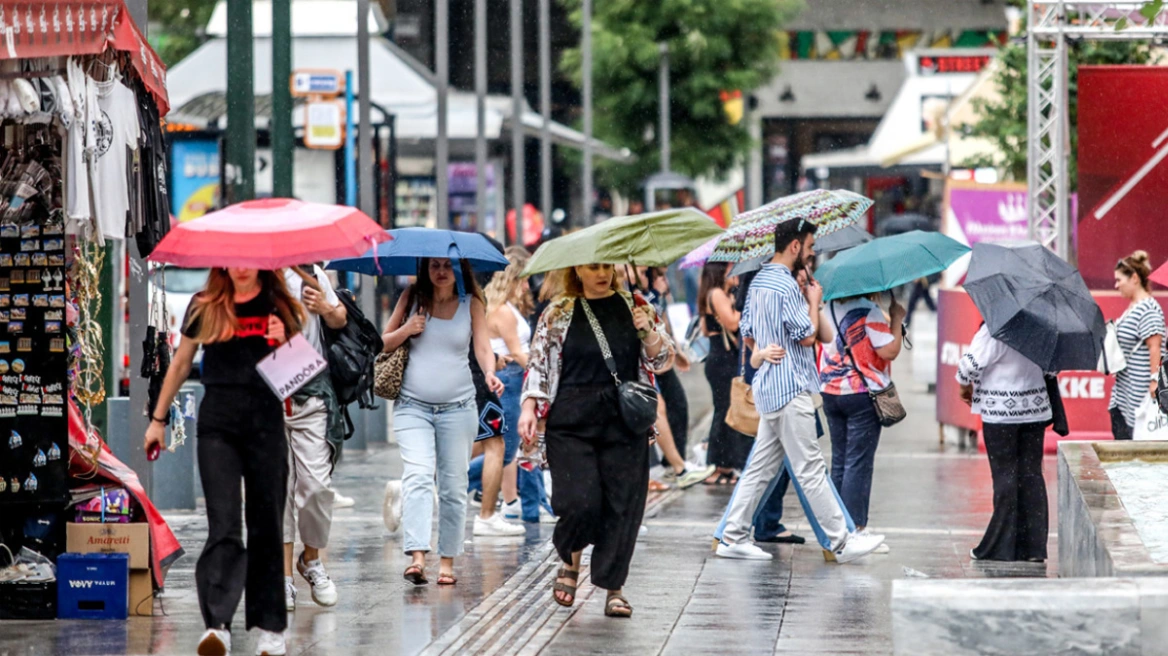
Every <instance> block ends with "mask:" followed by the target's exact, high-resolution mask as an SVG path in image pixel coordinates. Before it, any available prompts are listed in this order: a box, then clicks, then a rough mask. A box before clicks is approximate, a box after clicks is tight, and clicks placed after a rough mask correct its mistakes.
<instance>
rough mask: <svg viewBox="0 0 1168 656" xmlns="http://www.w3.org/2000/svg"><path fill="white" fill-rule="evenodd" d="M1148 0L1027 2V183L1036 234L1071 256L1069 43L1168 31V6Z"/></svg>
mask: <svg viewBox="0 0 1168 656" xmlns="http://www.w3.org/2000/svg"><path fill="white" fill-rule="evenodd" d="M1153 7H1155V5H1153V3H1148V2H1098V1H1093V2H1077V1H1074V0H1048V1H1045V2H1044V1H1040V0H1027V15H1026V16H1027V19H1028V21H1029V25H1028V29H1027V37H1026V50H1027V62H1028V65H1027V89H1028V91H1029V100H1030V103H1029V107H1028V111H1029V116H1028V124H1029V125H1028V132H1029V136H1030V139H1029V146H1028V151H1029V152H1028V153H1027V155H1028V157H1027V164H1026V167H1027V176H1026V179H1027V185H1028V187H1029V189H1028V191H1029V198H1030V206H1029V218H1030V236H1031V238H1033V239H1035V240H1037V241H1038V242H1039V243H1041V244H1042V245H1044V246H1046V247H1047V248H1050V249H1051V250H1053V251H1054V252H1056V253H1058V255H1059V256H1060V257H1062V258H1063V259H1066V258H1067V257H1068V256H1069V255H1070V236H1071V218H1070V186H1071V181H1070V180H1069V179H1068V175H1067V161H1068V158H1069V157H1070V154H1071V136H1070V135H1071V133H1070V112H1069V109H1068V107H1069V105H1068V101H1069V95H1068V69H1067V46H1068V44H1069V43H1070V42H1071V41H1072V40H1078V39H1096V40H1112V41H1144V40H1151V39H1160V38H1164V37H1166V36H1168V11H1156V12H1155V13H1153Z"/></svg>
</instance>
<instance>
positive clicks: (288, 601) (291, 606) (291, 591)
mask: <svg viewBox="0 0 1168 656" xmlns="http://www.w3.org/2000/svg"><path fill="white" fill-rule="evenodd" d="M284 608H285V609H286V610H287V611H288V612H292V611H294V610H296V584H295V583H293V582H292V577H291V576H285V577H284Z"/></svg>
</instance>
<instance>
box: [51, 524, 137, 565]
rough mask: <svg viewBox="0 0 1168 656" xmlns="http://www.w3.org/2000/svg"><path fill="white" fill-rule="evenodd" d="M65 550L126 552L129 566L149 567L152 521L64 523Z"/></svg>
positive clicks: (75, 551)
mask: <svg viewBox="0 0 1168 656" xmlns="http://www.w3.org/2000/svg"><path fill="white" fill-rule="evenodd" d="M65 551H67V552H69V553H125V554H129V555H130V569H149V568H150V525H149V524H146V523H144V522H143V523H137V524H75V523H71V524H68V525H66V527H65Z"/></svg>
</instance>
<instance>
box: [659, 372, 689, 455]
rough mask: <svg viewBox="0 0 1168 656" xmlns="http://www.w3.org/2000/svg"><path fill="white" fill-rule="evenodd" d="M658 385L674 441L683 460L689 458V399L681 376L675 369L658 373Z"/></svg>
mask: <svg viewBox="0 0 1168 656" xmlns="http://www.w3.org/2000/svg"><path fill="white" fill-rule="evenodd" d="M657 387H659V388H660V389H661V398H662V400H664V401H665V418H666V420H667V421H668V422H669V430H670V432H672V433H673V443H674V444H675V445H676V446H677V452H678V453H680V454H681V459H682V460H688V459H689V458H688V457H687V456H686V446H687V443H688V442H689V399H688V398H686V395H685V387H683V386H682V384H681V378H679V377H678V375H677V372H676V371H674V370H673V369H670V370H669V371H666V372H665V373H663V374H657Z"/></svg>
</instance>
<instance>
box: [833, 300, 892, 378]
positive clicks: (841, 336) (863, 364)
mask: <svg viewBox="0 0 1168 656" xmlns="http://www.w3.org/2000/svg"><path fill="white" fill-rule="evenodd" d="M833 310H834V314H835V318H834V319H833V318H832V311H833ZM819 320H820V321H824V320H826V321H827V322H828V325H830V326H831V329H832V332H833V333H835V335H834V337H833V338H832V340H831V341H830V342H828V343H826V344H824V345H823V350H822V352H821V354H820V361H819V383H820V390H821V391H822V392H823V393H824V394H835V395H840V394H859V393H861V392H867V391H877V390H882V389H884V388H885V387H888V385H889V384H890V383H891V382H892V363H890V362H889V361H888V360H885V359H884V358H882V357H880V356H879V355H877V354H876V349H878V348H880V347H882V346H887V345H888V344H891V343H892V340H893V339H894V338H893V336H892V328H891V327H890V326H889V325H888V319H887V318H886V317H885V316H884V311H883V310H881V309H880V306H879V305H877V304H875V303H873V302H872V301H870V300H868V299H866V298H861V299H857V300H854V301H848V302H846V303H840V302H837V301H831V302H830V303H829V304H828V306H827V308H825V309H824V311H823V314H822V315H820V318H819ZM836 321H838V322H839V330H838V331H837V330H836V325H835V322H836ZM844 340H847V342H846V343H847V345H848V346H850V347H851V352H852V357H848V355H847V353H846V352H845V350H844V344H845V342H844ZM853 359H854V360H855V363H854V366H853ZM857 367H858V368H859V372H857V371H856V368H857Z"/></svg>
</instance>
